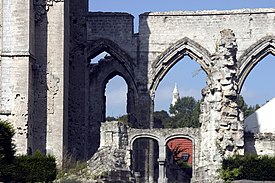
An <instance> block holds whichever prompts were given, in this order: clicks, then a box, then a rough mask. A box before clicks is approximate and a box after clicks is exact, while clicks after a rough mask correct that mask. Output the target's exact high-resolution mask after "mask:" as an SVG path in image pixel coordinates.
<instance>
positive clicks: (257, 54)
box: [238, 36, 275, 93]
mask: <svg viewBox="0 0 275 183" xmlns="http://www.w3.org/2000/svg"><path fill="white" fill-rule="evenodd" d="M268 54H272V55H275V37H274V36H267V37H264V38H262V39H260V40H259V41H257V42H256V43H254V44H253V45H252V46H250V47H249V48H248V49H247V50H246V51H245V52H244V53H243V54H242V56H241V57H240V59H239V73H238V75H239V81H238V86H239V87H238V93H240V92H241V89H242V86H243V84H244V81H245V79H246V77H247V76H248V75H249V73H250V72H251V71H252V69H253V68H254V67H255V66H256V65H257V63H258V62H260V61H261V60H262V59H263V58H264V57H265V56H267V55H268Z"/></svg>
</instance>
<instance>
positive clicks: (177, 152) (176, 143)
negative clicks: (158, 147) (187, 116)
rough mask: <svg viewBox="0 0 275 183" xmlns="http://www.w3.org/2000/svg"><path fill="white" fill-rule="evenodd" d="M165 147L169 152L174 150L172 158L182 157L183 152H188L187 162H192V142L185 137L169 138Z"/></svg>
mask: <svg viewBox="0 0 275 183" xmlns="http://www.w3.org/2000/svg"><path fill="white" fill-rule="evenodd" d="M167 147H168V148H169V149H170V151H171V152H174V157H173V158H174V160H179V159H180V158H182V155H183V153H185V154H186V153H187V154H189V159H188V164H192V155H193V144H192V141H191V140H189V139H186V138H175V139H172V140H169V141H168V143H167Z"/></svg>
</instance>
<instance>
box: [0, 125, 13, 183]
mask: <svg viewBox="0 0 275 183" xmlns="http://www.w3.org/2000/svg"><path fill="white" fill-rule="evenodd" d="M14 134H15V131H14V129H13V127H12V125H11V124H10V123H8V122H7V121H0V182H9V181H10V180H11V176H12V172H13V166H12V165H11V164H12V162H13V160H14V154H15V145H14V144H13V142H12V137H13V136H14Z"/></svg>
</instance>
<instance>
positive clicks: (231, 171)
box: [220, 155, 275, 182]
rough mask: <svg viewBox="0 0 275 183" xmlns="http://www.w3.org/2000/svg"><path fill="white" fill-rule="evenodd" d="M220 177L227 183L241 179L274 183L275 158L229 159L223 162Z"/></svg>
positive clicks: (253, 156) (250, 156) (248, 156)
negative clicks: (271, 182)
mask: <svg viewBox="0 0 275 183" xmlns="http://www.w3.org/2000/svg"><path fill="white" fill-rule="evenodd" d="M220 176H221V178H222V179H224V180H225V181H227V182H230V181H232V180H240V179H248V180H256V181H257V180H258V181H274V180H275V157H270V156H257V155H245V156H240V155H237V156H234V157H230V158H227V159H225V160H224V161H223V164H222V169H221V171H220Z"/></svg>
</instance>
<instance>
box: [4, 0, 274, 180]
mask: <svg viewBox="0 0 275 183" xmlns="http://www.w3.org/2000/svg"><path fill="white" fill-rule="evenodd" d="M0 7H2V8H1V11H0V25H1V26H0V33H1V34H0V35H1V36H0V40H1V44H0V60H1V65H0V68H1V69H0V85H1V87H0V96H1V100H0V102H1V109H0V112H1V113H0V117H1V119H3V120H8V121H10V122H11V123H12V124H13V125H14V127H15V128H16V135H15V138H14V139H15V143H16V144H17V152H18V153H27V152H28V153H32V152H34V151H35V150H37V149H39V150H41V151H42V152H45V153H51V154H54V155H55V156H56V157H57V159H58V161H59V162H62V159H63V158H64V157H65V155H66V154H67V153H69V154H72V155H73V156H75V157H76V158H78V159H84V160H86V159H89V158H90V157H91V156H92V155H93V154H94V153H95V152H96V151H97V149H98V147H99V141H100V124H101V122H102V121H105V105H106V104H105V96H104V94H105V87H106V84H107V82H108V81H109V80H110V79H111V78H113V77H114V76H116V75H119V76H122V77H123V78H124V79H125V81H126V83H127V85H128V93H127V113H128V116H129V121H130V123H131V124H132V125H133V127H135V128H150V127H153V126H154V125H153V119H152V113H153V110H154V96H155V91H156V89H157V86H158V85H159V83H160V82H161V80H162V78H163V77H165V75H166V73H167V72H168V71H169V69H170V68H171V67H173V65H174V64H175V63H177V62H178V61H179V60H180V59H181V58H183V57H184V56H186V55H188V56H190V57H191V58H192V59H193V60H194V61H196V62H198V63H199V64H200V65H201V67H202V69H203V70H204V71H205V72H206V74H207V81H206V87H205V88H204V89H202V96H203V103H202V106H201V110H202V114H201V117H200V122H201V124H202V127H201V129H200V136H201V137H202V140H201V142H200V144H201V146H200V147H199V149H200V152H199V158H198V162H196V166H198V168H197V170H198V174H199V176H200V177H202V179H203V180H206V181H207V180H208V179H209V181H211V179H213V177H215V176H216V175H217V173H216V170H217V169H218V168H219V167H220V163H221V159H222V158H223V157H226V156H229V155H232V154H235V153H242V152H243V146H244V140H243V136H244V133H243V123H242V122H243V115H242V113H241V111H239V109H238V105H237V103H236V100H237V96H238V94H239V93H240V91H241V89H242V85H243V83H244V82H245V78H246V77H247V75H248V74H249V72H250V71H251V70H252V69H253V67H254V66H255V65H256V64H257V63H258V62H259V61H260V60H261V59H262V58H263V57H265V56H266V55H267V54H274V53H275V50H274V44H275V43H274V40H275V36H274V30H275V21H274V20H275V9H242V10H231V11H198V12H156V13H144V14H141V15H140V17H139V18H140V20H139V30H138V33H134V31H133V18H134V17H133V16H132V15H130V14H127V13H103V12H88V11H87V9H88V2H87V0H82V1H79V0H68V1H64V0H29V1H27V0H23V1H22V0H14V1H9V0H3V1H1V2H0ZM103 51H106V52H108V53H109V54H110V55H111V57H110V58H108V59H105V60H102V61H99V63H96V64H95V63H90V60H91V59H92V58H94V57H95V56H97V55H98V54H100V53H101V52H103Z"/></svg>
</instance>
